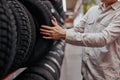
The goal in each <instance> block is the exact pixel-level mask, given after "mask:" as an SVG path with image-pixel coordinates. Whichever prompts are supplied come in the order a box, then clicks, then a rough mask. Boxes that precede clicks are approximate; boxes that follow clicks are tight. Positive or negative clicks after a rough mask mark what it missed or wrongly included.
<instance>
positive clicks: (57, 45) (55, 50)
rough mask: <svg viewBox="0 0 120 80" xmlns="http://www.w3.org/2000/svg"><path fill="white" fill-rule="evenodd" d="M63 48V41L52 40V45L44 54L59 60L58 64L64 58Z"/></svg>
mask: <svg viewBox="0 0 120 80" xmlns="http://www.w3.org/2000/svg"><path fill="white" fill-rule="evenodd" d="M64 50H65V41H64V40H58V41H55V42H54V44H53V47H52V48H51V50H50V51H49V53H48V54H47V55H46V56H50V57H53V58H55V59H56V60H57V61H58V62H59V64H60V65H62V62H63V58H64Z"/></svg>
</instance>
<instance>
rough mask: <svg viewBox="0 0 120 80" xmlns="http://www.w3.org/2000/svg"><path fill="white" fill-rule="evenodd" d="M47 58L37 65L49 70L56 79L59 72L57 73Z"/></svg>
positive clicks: (56, 79)
mask: <svg viewBox="0 0 120 80" xmlns="http://www.w3.org/2000/svg"><path fill="white" fill-rule="evenodd" d="M46 61H47V60H45V61H44V60H42V61H40V62H39V64H37V66H40V67H41V68H43V69H45V70H47V71H48V72H50V73H51V75H52V76H53V77H54V79H55V80H58V77H59V76H58V75H57V74H58V73H56V70H55V69H54V68H53V67H52V66H51V65H50V64H47V63H46Z"/></svg>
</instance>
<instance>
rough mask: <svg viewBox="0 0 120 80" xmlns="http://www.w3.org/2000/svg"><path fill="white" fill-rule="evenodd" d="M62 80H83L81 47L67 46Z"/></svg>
mask: <svg viewBox="0 0 120 80" xmlns="http://www.w3.org/2000/svg"><path fill="white" fill-rule="evenodd" d="M60 80H82V77H81V47H79V46H74V45H71V44H66V49H65V57H64V61H63V65H62V69H61V77H60Z"/></svg>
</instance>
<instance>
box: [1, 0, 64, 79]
mask: <svg viewBox="0 0 120 80" xmlns="http://www.w3.org/2000/svg"><path fill="white" fill-rule="evenodd" d="M52 16H55V17H56V19H57V21H58V23H59V25H62V24H63V22H64V19H65V14H64V11H63V6H62V0H0V80H1V79H3V78H4V77H5V76H6V75H8V74H9V73H11V72H13V71H14V70H16V69H19V68H22V67H27V69H26V70H25V71H24V72H22V73H21V74H20V75H19V76H17V77H16V78H15V80H59V77H60V68H61V65H62V61H63V58H64V47H65V41H64V40H45V39H43V38H42V36H43V35H41V34H40V31H39V29H40V26H41V25H49V26H52V23H51V19H52Z"/></svg>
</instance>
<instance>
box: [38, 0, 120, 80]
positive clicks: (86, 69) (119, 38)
mask: <svg viewBox="0 0 120 80" xmlns="http://www.w3.org/2000/svg"><path fill="white" fill-rule="evenodd" d="M101 2H102V4H101V5H99V6H94V7H92V8H90V9H89V11H88V12H87V13H86V15H85V16H84V17H83V18H82V20H81V21H80V23H79V25H78V26H76V27H74V28H73V29H68V30H64V29H62V28H61V27H59V25H58V24H57V22H56V20H55V18H54V20H52V23H53V25H54V27H49V26H42V28H41V29H40V33H42V34H44V36H43V38H45V39H55V40H58V39H65V40H66V42H68V43H71V44H75V45H79V46H84V47H83V50H82V52H83V56H82V57H83V63H82V74H83V78H84V80H120V2H119V1H117V0H101Z"/></svg>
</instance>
